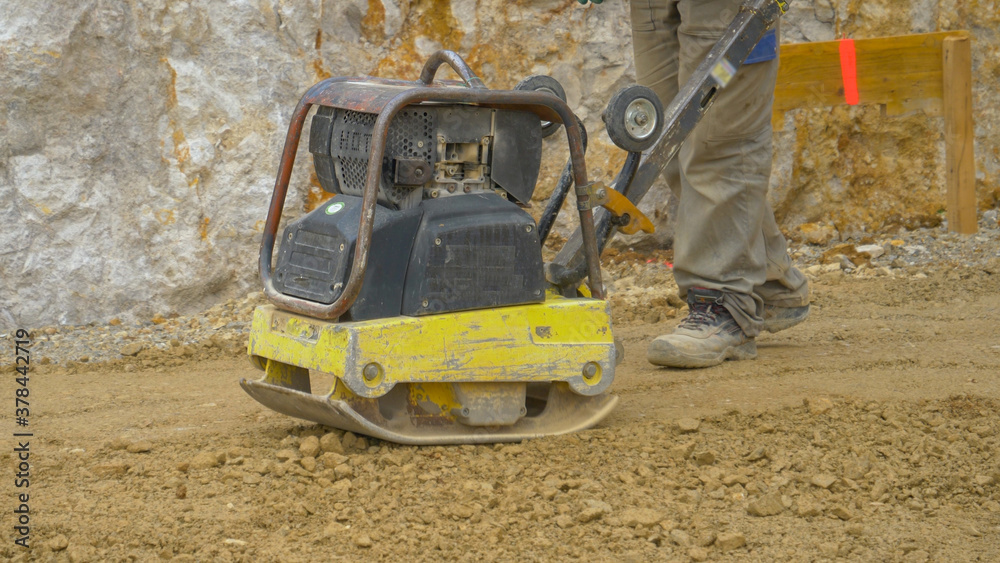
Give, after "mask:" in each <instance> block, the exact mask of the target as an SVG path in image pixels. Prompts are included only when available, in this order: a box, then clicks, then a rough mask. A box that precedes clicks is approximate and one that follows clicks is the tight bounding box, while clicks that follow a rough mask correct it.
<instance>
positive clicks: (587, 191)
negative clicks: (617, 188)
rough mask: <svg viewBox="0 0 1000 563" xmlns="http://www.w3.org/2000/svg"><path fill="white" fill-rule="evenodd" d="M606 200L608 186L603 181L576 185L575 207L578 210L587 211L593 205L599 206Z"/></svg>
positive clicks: (593, 206)
mask: <svg viewBox="0 0 1000 563" xmlns="http://www.w3.org/2000/svg"><path fill="white" fill-rule="evenodd" d="M607 202H608V188H607V186H605V185H604V182H601V181H597V182H591V183H589V184H586V185H584V186H577V187H576V208H577V209H579V210H580V211H588V210H590V209H593V208H595V207H601V206H603V205H604V204H605V203H607Z"/></svg>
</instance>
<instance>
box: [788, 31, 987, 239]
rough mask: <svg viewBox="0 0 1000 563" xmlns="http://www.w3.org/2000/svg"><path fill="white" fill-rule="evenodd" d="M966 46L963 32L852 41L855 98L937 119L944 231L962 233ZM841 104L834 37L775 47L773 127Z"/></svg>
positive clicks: (967, 177)
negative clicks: (796, 113) (790, 114)
mask: <svg viewBox="0 0 1000 563" xmlns="http://www.w3.org/2000/svg"><path fill="white" fill-rule="evenodd" d="M970 44H971V41H970V39H969V33H968V32H967V31H946V32H939V33H924V34H919V35H902V36H897V37H879V38H876V39H856V40H854V50H855V55H856V61H857V84H858V98H859V100H858V103H861V104H879V105H881V106H883V107H884V108H885V113H886V115H890V116H892V115H901V114H905V113H909V112H913V111H917V110H923V111H924V112H925V113H927V114H928V115H931V116H943V117H944V122H945V166H946V189H947V211H948V229H949V230H950V231H952V232H957V233H963V234H972V233H975V232H976V228H977V217H976V163H975V155H974V153H973V148H974V147H973V145H974V125H973V121H972V52H971V47H970ZM844 103H846V102H845V99H844V79H843V75H842V73H841V63H840V42H839V41H822V42H816V43H797V44H791V45H782V46H781V66H780V69H779V71H778V80H777V84H776V87H775V93H774V109H773V115H772V116H771V124H772V125H773V127H774V129H775V131H780V130H781V129H783V128H784V125H785V118H784V117H785V112H786V111H788V110H792V109H800V108H823V107H830V106H837V105H841V104H844Z"/></svg>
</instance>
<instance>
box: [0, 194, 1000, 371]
mask: <svg viewBox="0 0 1000 563" xmlns="http://www.w3.org/2000/svg"><path fill="white" fill-rule="evenodd" d="M979 224H980V230H979V232H978V233H977V234H975V235H958V234H954V233H949V232H948V231H947V228H946V225H944V224H942V225H941V226H939V227H935V228H925V229H917V230H913V231H903V232H898V233H894V234H891V235H875V236H872V237H866V238H865V239H863V240H846V241H832V242H829V243H827V244H825V245H814V244H808V243H802V242H793V243H791V254H792V257H793V260H794V262H795V264H796V265H797V266H798V267H799V268H800V269H802V270H803V271H804V272H805V273H806V274H807V275H808V276H809V277H810V279H812V280H813V281H814V282H817V281H819V282H822V280H823V279H824V276H826V277H827V278H829V277H830V276H831V275H837V276H840V275H847V276H857V277H878V276H915V277H917V278H920V277H923V276H926V275H927V272H930V271H938V270H942V269H955V268H958V269H961V268H973V269H975V268H979V269H986V270H987V271H989V272H994V271H995V270H996V268H997V267H998V266H997V265H998V263H1000V225H998V224H997V213H996V210H992V211H988V212H986V213H984V214H982V216H981V218H980V222H979ZM671 257H672V253H671V252H670V251H661V252H651V253H642V254H639V253H635V252H629V251H624V252H622V251H615V250H610V251H609V252H608V253H607V254H606V256H605V260H604V262H605V271H606V272H607V275H608V280H607V284H608V286H609V289H610V290H611V291H610V293H611V295H612V297H611V300H612V309H613V311H614V312H615V320H616V321H632V320H636V319H644V320H646V321H647V322H659V321H662V320H665V319H669V318H674V317H676V316H678V315H679V314H681V313H683V307H684V303H683V302H682V301H681V300H680V299H678V298H677V296H676V285H674V282H673V276H672V275H671V274H670V268H671V266H672V264H671V260H672V258H671ZM264 302H265V300H264V297H263V294H262V293H261V292H253V293H250V294H248V295H247V296H246V297H244V298H243V299H240V300H233V301H228V302H226V303H222V304H220V305H216V306H215V307H212V308H211V309H209V310H208V311H204V312H202V313H199V314H196V315H190V316H177V315H171V314H167V313H165V314H163V315H156V316H154V317H153V318H151V319H149V320H147V321H145V322H141V323H139V324H132V325H126V324H123V323H121V322H120V321H118V320H115V319H112V320H111V321H110V322H109V323H107V324H97V323H92V324H90V325H84V326H46V327H32V329H33V330H32V332H33V336H34V338H35V350H34V355H35V357H36V358H37V361H39V362H40V363H41V364H46V363H53V364H60V365H67V364H68V365H69V366H70V367H72V366H73V362H75V363H88V362H90V363H93V362H105V361H116V360H121V359H123V358H129V357H138V358H139V359H144V358H145V359H152V358H155V359H156V360H157V361H164V359H166V360H165V361H166V362H167V364H168V365H169V364H170V358H172V357H173V358H177V361H182V360H183V359H185V358H192V357H198V356H199V355H200V354H206V353H209V352H211V353H218V351H219V349H222V350H226V351H230V352H232V353H234V354H238V353H242V352H243V349H244V346H245V343H246V336H247V332H248V330H249V323H250V319H251V316H252V313H253V309H254V307H256V306H257V305H259V304H263V303H264ZM0 336H3V337H5V336H6V335H0ZM8 362H9V358H3V359H2V360H0V364H6V363H8Z"/></svg>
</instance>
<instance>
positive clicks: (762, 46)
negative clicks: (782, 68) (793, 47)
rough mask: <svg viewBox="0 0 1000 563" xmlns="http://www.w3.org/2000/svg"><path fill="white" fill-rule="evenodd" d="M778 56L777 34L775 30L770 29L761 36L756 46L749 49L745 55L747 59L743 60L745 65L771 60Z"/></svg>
mask: <svg viewBox="0 0 1000 563" xmlns="http://www.w3.org/2000/svg"><path fill="white" fill-rule="evenodd" d="M777 57H778V34H777V33H776V32H775V30H773V29H770V30H768V31H767V33H765V34H764V36H763V37H761V38H760V42H759V43H757V46H756V47H754V48H753V51H750V54H749V55H747V60H745V61H743V64H745V65H752V64H754V63H762V62H764V61H772V60H774V59H776V58H777Z"/></svg>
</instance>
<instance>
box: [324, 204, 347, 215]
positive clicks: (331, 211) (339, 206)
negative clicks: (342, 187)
mask: <svg viewBox="0 0 1000 563" xmlns="http://www.w3.org/2000/svg"><path fill="white" fill-rule="evenodd" d="M343 208H344V202H342V201H338V202H337V203H331V204H330V206H329V207H327V208H326V214H327V215H333V214H334V213H336V212H338V211H340V210H341V209H343Z"/></svg>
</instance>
